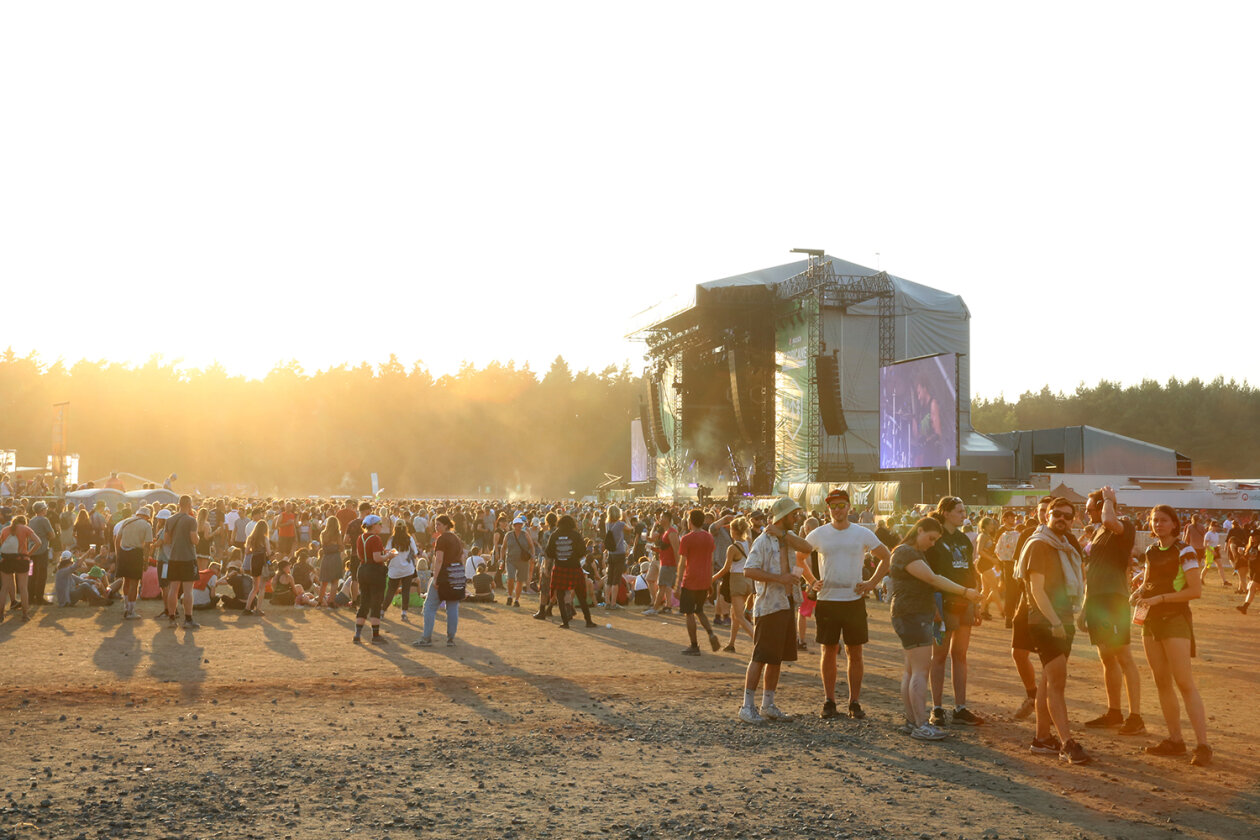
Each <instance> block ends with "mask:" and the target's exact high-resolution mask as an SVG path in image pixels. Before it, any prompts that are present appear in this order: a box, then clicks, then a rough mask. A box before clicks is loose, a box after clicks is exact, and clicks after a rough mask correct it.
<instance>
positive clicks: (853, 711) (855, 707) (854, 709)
mask: <svg viewBox="0 0 1260 840" xmlns="http://www.w3.org/2000/svg"><path fill="white" fill-rule="evenodd" d="M849 717H851V718H853V719H854V720H862V719H864V718H865V717H866V712H864V711H862V704H861V703H859V702H857V701H856V700H855V701H853V702H852V703H850V704H849Z"/></svg>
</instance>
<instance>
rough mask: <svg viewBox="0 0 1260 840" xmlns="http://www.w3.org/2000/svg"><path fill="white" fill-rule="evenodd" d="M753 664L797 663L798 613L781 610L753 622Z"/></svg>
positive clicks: (759, 617)
mask: <svg viewBox="0 0 1260 840" xmlns="http://www.w3.org/2000/svg"><path fill="white" fill-rule="evenodd" d="M752 660H753V662H764V663H766V664H768V665H777V664H779V663H780V662H795V661H796V612H795V611H794V610H779V611H778V612H772V613H770V614H768V615H762V616H758V617H757V618H756V619H754V620H753V652H752Z"/></svg>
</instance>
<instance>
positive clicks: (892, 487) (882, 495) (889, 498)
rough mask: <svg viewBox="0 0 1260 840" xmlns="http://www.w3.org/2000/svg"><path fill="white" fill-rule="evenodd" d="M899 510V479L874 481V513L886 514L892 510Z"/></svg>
mask: <svg viewBox="0 0 1260 840" xmlns="http://www.w3.org/2000/svg"><path fill="white" fill-rule="evenodd" d="M898 510H901V482H900V481H877V482H875V513H876V515H878V516H887V515H888V514H891V513H893V512H894V511H898Z"/></svg>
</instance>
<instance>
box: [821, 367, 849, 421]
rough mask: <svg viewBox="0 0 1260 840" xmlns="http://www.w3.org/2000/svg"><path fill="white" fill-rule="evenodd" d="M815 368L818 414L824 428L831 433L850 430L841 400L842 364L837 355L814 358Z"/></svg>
mask: <svg viewBox="0 0 1260 840" xmlns="http://www.w3.org/2000/svg"><path fill="white" fill-rule="evenodd" d="M814 370H815V372H817V374H818V414H819V416H820V417H821V418H822V425H823V429H824V430H825V431H826V432H827V434H829V435H842V434H844V433H845V432H847V431H849V424H848V423H846V422H845V419H844V405H843V404H842V403H841V401H840V364H839V363H838V362H837V361H836V357H835V356H833V355H830V354H824V355H820V356H816V357H815V358H814Z"/></svg>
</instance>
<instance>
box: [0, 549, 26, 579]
mask: <svg viewBox="0 0 1260 840" xmlns="http://www.w3.org/2000/svg"><path fill="white" fill-rule="evenodd" d="M30 568H31V558H29V557H27V556H26V555H25V554H5V555H0V573H3V574H6V575H24V574H26V573H27V571H28V570H29V569H30Z"/></svg>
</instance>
